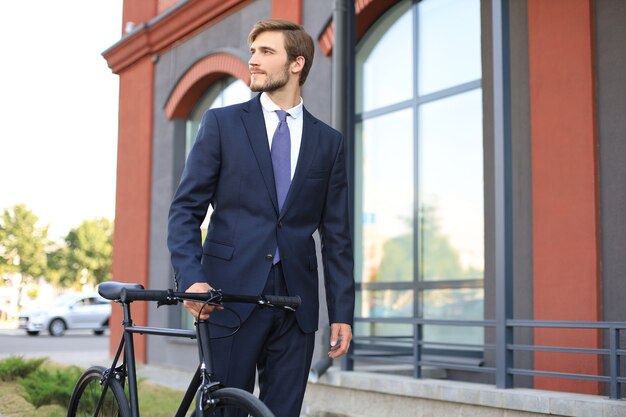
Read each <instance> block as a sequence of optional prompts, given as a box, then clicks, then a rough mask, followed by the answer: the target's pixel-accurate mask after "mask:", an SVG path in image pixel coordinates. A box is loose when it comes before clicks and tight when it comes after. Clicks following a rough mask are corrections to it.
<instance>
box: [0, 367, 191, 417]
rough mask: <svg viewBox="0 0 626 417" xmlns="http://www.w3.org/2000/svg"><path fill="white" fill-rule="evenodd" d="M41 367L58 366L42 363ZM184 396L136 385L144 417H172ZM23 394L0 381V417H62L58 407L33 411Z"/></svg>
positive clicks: (16, 384)
mask: <svg viewBox="0 0 626 417" xmlns="http://www.w3.org/2000/svg"><path fill="white" fill-rule="evenodd" d="M43 367H46V368H49V369H58V368H59V367H60V366H59V365H57V364H53V363H45V364H44V365H43ZM183 395H184V393H183V392H181V391H177V390H172V389H169V388H165V387H161V386H158V385H154V384H151V383H149V382H146V381H140V382H139V412H140V413H141V415H142V416H147V417H171V416H173V415H174V413H175V412H176V410H177V409H178V404H179V403H180V401H181V399H182V397H183ZM24 397H25V390H24V388H23V387H22V385H21V384H20V383H19V382H18V381H0V398H1V399H2V400H1V401H0V416H2V417H31V416H35V415H36V416H37V417H64V416H66V415H67V409H66V408H65V407H61V406H58V405H44V406H42V407H39V408H37V409H36V408H35V407H34V406H33V405H32V404H30V403H29V402H28V401H27V400H26V399H25V398H24Z"/></svg>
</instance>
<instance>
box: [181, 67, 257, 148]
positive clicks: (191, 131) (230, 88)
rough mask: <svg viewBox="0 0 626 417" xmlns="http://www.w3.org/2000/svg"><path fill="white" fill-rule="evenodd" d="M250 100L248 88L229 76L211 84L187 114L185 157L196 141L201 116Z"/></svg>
mask: <svg viewBox="0 0 626 417" xmlns="http://www.w3.org/2000/svg"><path fill="white" fill-rule="evenodd" d="M250 98H251V92H250V88H249V87H248V86H247V85H246V83H244V82H243V81H241V80H239V79H237V78H235V77H232V76H229V77H225V78H222V79H221V80H219V81H217V82H215V83H213V85H211V87H209V88H208V89H207V90H206V92H205V93H204V94H203V95H202V97H200V99H199V100H198V102H197V103H196V105H195V106H194V108H193V110H192V111H191V113H190V114H189V118H188V119H187V125H186V133H185V157H186V156H187V155H189V151H191V147H192V146H193V143H194V141H195V140H196V135H197V134H198V129H199V128H200V122H201V121H202V115H203V114H204V112H206V111H207V110H208V109H214V108H217V107H224V106H228V105H231V104H237V103H242V102H244V101H248V100H250Z"/></svg>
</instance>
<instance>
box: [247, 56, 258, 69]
mask: <svg viewBox="0 0 626 417" xmlns="http://www.w3.org/2000/svg"><path fill="white" fill-rule="evenodd" d="M248 65H249V66H251V67H256V66H258V65H259V63H258V60H257V56H256V54H252V55H251V56H250V59H249V60H248Z"/></svg>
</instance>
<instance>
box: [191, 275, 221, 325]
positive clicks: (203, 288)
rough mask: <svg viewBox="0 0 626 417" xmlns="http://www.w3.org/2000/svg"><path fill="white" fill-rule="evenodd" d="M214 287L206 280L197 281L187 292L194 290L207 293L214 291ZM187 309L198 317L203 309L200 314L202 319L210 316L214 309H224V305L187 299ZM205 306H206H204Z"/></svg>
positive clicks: (194, 291)
mask: <svg viewBox="0 0 626 417" xmlns="http://www.w3.org/2000/svg"><path fill="white" fill-rule="evenodd" d="M212 290H213V288H212V287H211V286H210V285H209V284H207V283H206V282H196V283H194V284H192V285H191V286H190V287H189V288H187V291H185V292H193V293H205V292H209V291H212ZM183 305H184V306H185V309H186V310H187V311H188V312H189V313H190V314H191V315H192V316H193V317H198V313H200V310H202V314H200V320H206V319H208V318H209V315H210V314H211V313H212V312H213V310H215V309H218V310H222V309H224V307H222V306H214V305H210V304H206V305H205V304H204V303H201V302H198V301H189V300H185V302H184V303H183ZM203 307H204V308H203Z"/></svg>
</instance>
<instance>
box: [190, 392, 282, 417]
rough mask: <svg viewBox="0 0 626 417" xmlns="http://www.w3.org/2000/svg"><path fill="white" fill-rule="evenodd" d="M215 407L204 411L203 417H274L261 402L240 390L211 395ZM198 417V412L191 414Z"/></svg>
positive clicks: (192, 416) (212, 406)
mask: <svg viewBox="0 0 626 417" xmlns="http://www.w3.org/2000/svg"><path fill="white" fill-rule="evenodd" d="M211 398H212V399H213V400H214V405H211V406H209V407H207V408H206V409H205V410H204V415H203V417H274V414H273V413H272V412H271V411H270V409H269V408H267V406H266V405H265V404H263V402H262V401H261V400H259V399H258V398H257V397H255V396H254V395H252V394H250V393H249V392H248V391H244V390H242V389H239V388H221V389H218V390H217V391H215V392H213V393H212V394H211ZM191 417H196V412H195V411H194V412H193V413H192V414H191Z"/></svg>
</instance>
